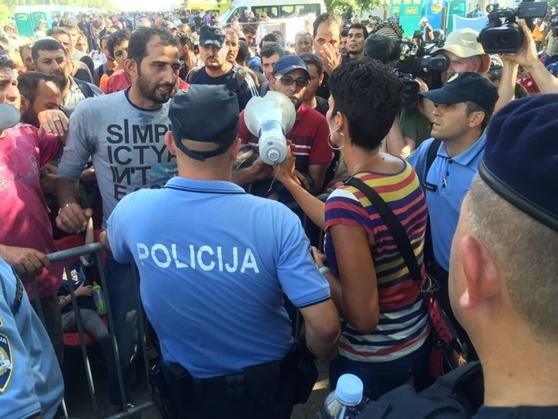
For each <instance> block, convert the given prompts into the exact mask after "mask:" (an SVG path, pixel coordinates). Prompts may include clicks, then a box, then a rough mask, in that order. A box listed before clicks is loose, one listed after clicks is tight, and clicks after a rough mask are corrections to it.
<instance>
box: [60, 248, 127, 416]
mask: <svg viewBox="0 0 558 419" xmlns="http://www.w3.org/2000/svg"><path fill="white" fill-rule="evenodd" d="M93 245H98V249H99V250H101V249H103V246H102V245H101V244H100V243H91V244H87V245H85V246H80V247H88V246H93ZM74 249H78V248H74ZM74 249H70V250H74ZM95 262H96V263H97V271H98V272H99V276H100V277H101V284H102V286H103V290H104V291H105V295H106V298H105V303H106V306H107V315H108V320H109V327H110V336H111V340H112V350H113V353H114V360H115V364H116V365H115V367H116V376H117V379H118V387H119V390H120V401H121V402H122V407H123V408H126V404H127V403H126V402H127V400H126V391H125V390H124V379H123V377H122V366H121V365H120V353H119V352H118V342H117V339H116V333H115V329H114V317H113V314H112V307H111V304H110V298H109V297H108V292H107V290H108V288H107V282H106V278H105V271H104V266H103V265H102V264H101V257H100V256H99V252H98V251H97V253H95Z"/></svg>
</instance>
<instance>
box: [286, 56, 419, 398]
mask: <svg viewBox="0 0 558 419" xmlns="http://www.w3.org/2000/svg"><path fill="white" fill-rule="evenodd" d="M329 88H330V91H331V97H330V99H329V111H328V114H327V121H328V124H329V128H330V140H331V143H332V144H331V145H332V147H333V148H335V149H340V150H341V156H342V158H343V159H344V161H345V163H346V165H347V169H348V172H349V174H350V176H352V177H355V178H359V179H360V180H362V181H363V182H364V183H366V185H368V186H369V187H371V188H373V189H374V190H375V191H376V192H377V193H378V194H379V195H380V196H381V197H382V199H383V200H384V201H385V202H386V203H387V204H388V206H389V207H390V208H391V210H392V211H393V212H394V214H395V215H396V217H397V218H398V220H399V221H400V222H401V224H402V225H403V228H404V230H405V231H406V233H407V234H408V236H409V239H410V241H411V244H412V246H413V249H414V251H415V255H416V257H417V260H418V261H419V263H420V265H421V266H422V259H423V247H424V234H425V230H426V222H427V208H426V201H425V197H424V194H423V192H422V189H421V187H420V183H419V180H418V177H417V175H416V173H415V172H414V170H413V169H412V167H411V166H410V165H409V164H408V163H406V162H405V161H404V160H401V159H400V158H399V157H394V156H392V155H389V154H386V153H383V152H381V151H380V150H379V148H380V144H381V142H382V139H383V138H384V137H385V136H386V135H387V133H388V131H389V129H390V128H391V126H392V124H393V121H394V119H395V117H396V115H397V114H398V112H399V110H400V91H401V85H400V82H399V80H398V79H397V77H396V76H395V75H394V74H393V72H392V71H391V70H390V69H388V68H387V67H385V66H383V65H381V64H380V63H378V62H375V61H372V60H368V59H363V60H358V61H355V62H351V63H348V64H345V65H343V66H341V67H339V68H338V69H336V70H335V71H334V72H333V73H332V74H331V77H330V81H329ZM278 177H279V179H280V180H281V182H282V183H283V184H284V185H285V186H286V188H287V189H289V191H290V192H291V194H292V195H293V197H294V198H295V199H296V200H297V202H298V203H299V205H300V206H301V207H302V209H303V210H304V211H305V212H306V214H307V215H308V216H310V218H311V219H312V220H313V221H314V222H315V223H316V224H318V225H319V226H321V227H322V228H324V229H325V231H326V239H325V246H324V247H325V254H326V256H327V257H325V256H323V255H321V254H318V255H317V261H318V262H317V263H318V266H321V265H323V263H324V262H325V261H326V260H327V262H328V263H329V266H330V270H328V269H327V268H323V269H320V270H321V271H322V272H323V273H324V275H325V276H326V278H327V279H328V281H329V284H330V286H331V294H332V298H333V299H334V302H335V304H336V306H337V308H338V310H339V311H340V314H341V316H342V318H343V320H342V326H343V333H342V337H341V343H340V347H339V354H338V356H337V358H336V359H335V360H333V361H332V362H331V364H330V383H331V385H332V386H334V385H335V383H336V381H337V378H338V377H339V376H340V375H341V374H344V373H348V372H350V373H354V374H356V375H358V376H359V377H360V378H361V379H362V380H363V382H364V386H365V394H366V395H367V396H368V397H370V398H377V397H379V396H380V395H382V394H383V393H385V392H387V391H389V390H391V389H393V388H395V387H398V386H399V385H401V384H404V383H405V382H407V381H409V380H410V379H414V381H415V384H417V385H423V384H424V383H426V382H427V381H428V373H427V358H428V353H427V344H426V341H427V338H428V334H429V321H428V314H427V311H426V307H425V305H424V303H423V300H422V298H421V293H420V284H417V283H416V281H414V280H413V278H412V277H411V274H410V273H409V270H408V269H407V266H406V264H405V262H404V260H403V257H402V256H401V254H400V253H399V251H398V248H397V245H396V244H395V242H394V239H393V237H392V235H391V233H390V232H389V230H388V229H387V227H386V225H385V223H384V222H383V220H382V219H381V217H380V216H379V214H378V212H377V211H376V209H375V208H374V206H373V205H372V204H371V203H370V202H369V201H368V199H367V198H366V197H365V196H364V195H363V193H362V192H360V191H359V190H357V189H356V188H354V187H352V186H349V185H343V186H341V187H339V188H337V189H336V190H335V191H334V192H333V193H332V194H331V195H330V196H329V197H328V199H327V202H326V203H325V206H324V205H323V204H320V203H319V201H317V199H316V198H314V197H312V196H311V195H310V194H308V193H307V192H306V191H305V190H304V189H303V188H302V187H301V186H299V185H298V184H297V182H296V180H295V176H294V175H293V172H292V169H290V168H289V163H286V164H284V165H283V167H282V168H281V169H279V172H278Z"/></svg>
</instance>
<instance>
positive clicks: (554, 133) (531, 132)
mask: <svg viewBox="0 0 558 419" xmlns="http://www.w3.org/2000/svg"><path fill="white" fill-rule="evenodd" d="M557 139H558V94H552V95H550V94H547V95H535V96H531V97H527V98H524V99H521V100H514V101H512V102H511V103H509V104H508V105H506V106H505V107H504V108H502V109H501V110H500V111H498V113H496V114H495V115H494V117H493V118H492V121H491V122H490V125H489V127H488V133H487V137H486V148H485V152H484V158H483V160H482V161H481V164H480V167H479V174H480V177H481V178H482V179H483V180H484V181H485V182H486V183H487V184H488V186H490V187H491V188H492V189H493V190H494V192H496V193H497V194H498V195H500V196H501V197H502V198H504V199H505V200H506V201H508V202H509V203H510V204H512V205H514V206H515V207H516V208H518V209H519V210H521V211H523V212H524V213H526V214H527V215H529V216H531V217H532V218H534V219H535V220H537V221H539V222H540V223H542V224H544V225H546V226H548V227H550V228H551V229H553V230H554V231H557V232H558V141H557Z"/></svg>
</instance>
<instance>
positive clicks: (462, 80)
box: [408, 73, 498, 343]
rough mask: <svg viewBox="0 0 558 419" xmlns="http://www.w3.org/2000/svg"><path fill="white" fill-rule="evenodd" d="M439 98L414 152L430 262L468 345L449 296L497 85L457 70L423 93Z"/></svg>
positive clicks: (430, 269) (444, 303)
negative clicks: (464, 206)
mask: <svg viewBox="0 0 558 419" xmlns="http://www.w3.org/2000/svg"><path fill="white" fill-rule="evenodd" d="M421 96H423V97H424V98H426V99H429V100H431V101H432V102H434V105H435V109H434V112H433V121H432V138H430V139H428V140H426V141H424V142H423V143H421V145H420V146H419V148H418V149H417V150H416V151H415V152H414V153H413V154H412V155H411V156H409V158H408V160H409V163H411V164H412V165H413V168H414V169H415V171H416V172H417V175H418V176H419V179H420V180H421V183H422V185H423V187H424V190H425V193H426V202H427V204H428V216H429V234H427V239H428V240H427V243H426V250H425V262H426V266H427V269H428V272H429V274H430V275H431V276H432V277H434V278H435V279H436V280H437V283H438V285H439V286H440V295H439V299H440V302H441V303H442V306H443V308H444V310H445V311H446V313H447V314H448V315H449V316H450V318H451V319H452V320H453V323H454V324H455V325H456V327H457V331H458V334H459V337H460V338H461V340H462V341H463V342H464V343H469V342H468V341H467V336H466V334H465V333H464V332H463V330H462V329H461V328H460V327H459V325H458V324H457V321H456V320H455V318H454V317H453V314H452V309H451V307H450V304H449V297H448V270H449V259H450V247H451V241H452V238H453V234H454V232H455V228H456V226H457V220H458V219H459V210H460V207H461V202H462V201H463V198H464V196H465V194H466V193H467V191H468V190H469V186H470V185H471V181H472V180H473V177H474V176H475V174H476V173H477V170H478V166H479V162H480V161H481V159H482V156H483V153H484V148H485V145H486V136H485V135H484V130H485V128H486V126H487V125H488V123H489V121H490V117H491V115H492V112H493V111H494V106H495V105H496V101H497V100H498V90H497V88H496V86H495V85H494V84H493V83H492V82H490V81H489V80H488V79H487V78H486V77H483V76H481V75H479V74H476V73H457V74H455V75H454V76H452V77H451V78H450V79H449V80H448V82H447V83H446V84H445V85H444V86H443V87H442V88H440V89H435V90H431V91H429V92H425V93H421Z"/></svg>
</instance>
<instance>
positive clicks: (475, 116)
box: [469, 111, 487, 128]
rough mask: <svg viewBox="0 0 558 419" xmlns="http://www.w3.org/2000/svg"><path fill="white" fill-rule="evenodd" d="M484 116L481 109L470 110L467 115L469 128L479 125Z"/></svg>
mask: <svg viewBox="0 0 558 419" xmlns="http://www.w3.org/2000/svg"><path fill="white" fill-rule="evenodd" d="M486 117H487V115H486V114H485V113H484V112H482V111H478V112H472V113H471V114H470V115H469V127H470V128H476V127H480V126H481V125H482V123H483V121H484V118H486Z"/></svg>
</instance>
